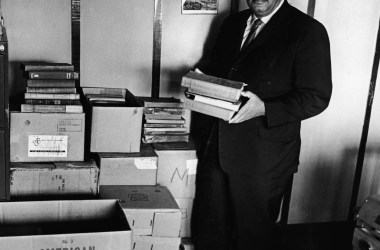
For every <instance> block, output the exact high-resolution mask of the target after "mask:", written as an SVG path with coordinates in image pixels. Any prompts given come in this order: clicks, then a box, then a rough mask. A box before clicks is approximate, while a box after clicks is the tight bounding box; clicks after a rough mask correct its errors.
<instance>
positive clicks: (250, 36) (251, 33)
mask: <svg viewBox="0 0 380 250" xmlns="http://www.w3.org/2000/svg"><path fill="white" fill-rule="evenodd" d="M262 23H263V21H261V19H260V18H257V19H256V20H255V21H254V22H253V24H252V26H251V30H250V31H249V33H248V35H247V37H246V38H245V40H244V38H243V40H244V43H243V45H242V46H241V49H240V50H243V49H244V48H245V47H247V45H248V44H249V43H250V42H251V41H252V40H253V38H255V35H256V30H257V29H258V28H259V27H260V25H261V24H262Z"/></svg>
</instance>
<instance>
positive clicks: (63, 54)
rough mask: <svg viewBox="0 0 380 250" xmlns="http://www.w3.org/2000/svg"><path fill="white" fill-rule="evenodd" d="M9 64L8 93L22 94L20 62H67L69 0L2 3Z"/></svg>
mask: <svg viewBox="0 0 380 250" xmlns="http://www.w3.org/2000/svg"><path fill="white" fill-rule="evenodd" d="M1 8H2V14H3V17H4V21H5V27H6V28H7V36H8V42H9V61H10V72H9V78H10V79H9V80H10V89H11V93H12V95H13V96H14V97H16V96H19V95H22V93H23V92H25V79H23V78H22V71H21V70H20V69H19V65H20V62H21V61H40V60H43V61H51V62H68V63H69V62H71V1H70V0H48V1H46V0H2V1H1Z"/></svg>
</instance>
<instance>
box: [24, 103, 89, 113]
mask: <svg viewBox="0 0 380 250" xmlns="http://www.w3.org/2000/svg"><path fill="white" fill-rule="evenodd" d="M21 112H23V113H83V106H82V105H41V104H21Z"/></svg>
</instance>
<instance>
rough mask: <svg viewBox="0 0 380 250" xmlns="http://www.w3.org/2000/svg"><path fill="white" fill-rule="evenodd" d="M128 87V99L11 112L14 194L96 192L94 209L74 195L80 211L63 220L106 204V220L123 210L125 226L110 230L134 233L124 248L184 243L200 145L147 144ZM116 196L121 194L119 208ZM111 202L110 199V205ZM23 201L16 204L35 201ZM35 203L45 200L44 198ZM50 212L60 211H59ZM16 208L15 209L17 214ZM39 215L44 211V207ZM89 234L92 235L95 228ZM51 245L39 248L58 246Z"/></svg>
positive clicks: (139, 109)
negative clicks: (73, 109) (73, 108)
mask: <svg viewBox="0 0 380 250" xmlns="http://www.w3.org/2000/svg"><path fill="white" fill-rule="evenodd" d="M82 90H83V94H84V95H83V96H85V95H86V92H88V91H90V92H91V90H88V89H86V88H83V89H82ZM122 92H123V93H125V96H124V97H125V100H126V102H125V103H118V104H115V103H112V104H110V103H91V102H89V101H88V100H86V99H85V98H84V100H83V106H84V111H85V113H75V114H74V113H73V114H71V113H20V112H12V113H11V161H12V164H13V169H12V180H11V182H12V186H11V196H12V197H17V196H27V195H41V194H45V195H49V197H54V196H55V195H57V194H59V193H60V192H61V193H62V192H63V193H66V194H70V195H77V196H78V195H83V194H90V195H91V196H92V197H93V198H95V195H98V196H97V198H100V199H92V200H88V202H90V203H89V204H87V205H89V206H91V207H93V208H94V213H93V214H91V213H87V212H86V211H85V209H83V207H84V205H83V204H82V202H84V201H83V200H76V201H71V202H72V206H73V208H75V209H77V210H78V211H77V210H75V209H73V210H72V211H70V213H71V214H70V213H69V214H68V215H67V214H64V215H62V216H63V217H62V219H63V221H66V220H67V221H70V220H73V218H82V219H84V221H86V222H87V219H86V218H83V217H87V216H89V218H88V219H89V223H90V222H92V221H96V220H97V218H95V217H96V216H99V213H101V211H103V210H104V211H105V214H110V218H105V220H107V223H105V224H108V223H109V221H112V220H114V219H115V218H116V217H117V216H120V214H119V211H123V216H124V217H126V218H127V221H128V222H127V223H126V224H127V225H125V226H122V225H121V226H120V227H117V228H110V229H109V231H111V232H112V233H115V234H117V235H119V234H124V235H126V236H127V237H130V240H129V241H130V242H129V241H128V240H127V241H128V242H124V243H125V244H127V245H126V246H125V249H134V250H144V249H147V250H151V249H165V250H171V249H173V250H178V249H179V246H180V243H181V238H184V237H190V236H191V230H190V220H191V212H192V203H193V199H194V194H195V174H196V168H197V157H196V152H195V149H194V147H192V146H189V145H191V143H186V142H183V143H185V145H186V147H181V148H178V147H175V145H174V144H170V143H169V144H168V145H169V146H165V145H166V144H165V143H160V144H159V145H154V144H145V143H142V142H141V137H142V121H143V107H142V106H140V105H139V102H138V100H137V99H135V97H134V96H133V95H132V94H131V93H130V92H129V91H128V90H125V91H122ZM83 96H82V97H83ZM181 145H182V146H183V145H184V144H181ZM87 153H88V155H87ZM88 159H90V160H88ZM92 159H94V160H92ZM65 173H67V174H66V175H65ZM74 183H75V185H74ZM52 190H55V192H52ZM57 190H58V191H57ZM56 198H57V197H56ZM110 199H111V200H115V199H117V200H119V203H118V204H119V205H120V206H121V207H120V209H119V208H118V207H117V206H116V205H115V204H114V203H112V202H110V201H109V200H110ZM106 201H108V202H109V203H110V204H108V203H107V204H108V205H104V204H105V203H104V202H106ZM56 202H57V204H53V206H66V205H67V203H65V201H56ZM62 202H63V203H62ZM21 203H23V202H21ZM21 203H19V204H16V203H14V206H16V205H18V206H24V205H25V206H30V205H31V204H24V205H22V204H21ZM32 203H33V205H35V206H44V203H43V202H42V203H41V202H37V201H36V202H32ZM111 203H112V204H111ZM0 205H1V204H0ZM96 207H99V210H96ZM9 209H10V210H11V208H9ZM111 210H112V211H111ZM113 210H115V211H113ZM33 211H34V210H33ZM91 211H92V210H91ZM91 211H90V212H91ZM33 213H34V212H33ZM49 213H50V212H49ZM51 213H52V217H54V215H53V214H54V213H55V211H51ZM11 214H12V213H10V215H9V216H11V217H12V216H16V215H15V214H13V215H11ZM118 214H119V215H118ZM95 215H96V216H95ZM33 216H36V217H38V218H40V217H41V216H42V217H43V211H41V214H38V212H35V213H34V215H33ZM60 216H61V215H60ZM66 216H68V218H66ZM90 217H91V218H90ZM100 217H101V216H100ZM100 217H99V218H98V219H99V220H101V219H102V218H100ZM38 218H37V219H36V221H38V220H39V219H38ZM42 220H43V219H42ZM52 223H55V222H54V221H52ZM0 224H1V222H0ZM90 224H91V223H90ZM128 228H129V229H128ZM81 230H82V229H81ZM85 230H87V229H83V230H82V231H81V232H80V233H81V234H83V233H85V232H84V231H85ZM96 230H97V231H101V232H103V231H104V230H108V229H107V228H98V229H96ZM130 230H132V231H133V236H132V234H131V233H130ZM119 231H120V232H119ZM47 232H48V234H54V232H53V233H51V232H49V231H47ZM62 233H63V234H66V235H69V236H70V237H74V238H75V237H76V236H72V235H71V233H72V230H71V229H70V230H67V231H65V232H62ZM88 233H89V235H91V236H89V237H94V236H93V234H94V233H95V232H93V231H92V229H91V230H90V231H89V232H88ZM42 234H44V233H42ZM27 235H34V233H33V232H32V233H30V234H27ZM16 236H22V235H16ZM62 242H63V243H62ZM62 242H61V243H62V244H63V245H62V244H61V245H59V246H57V247H66V246H70V247H74V245H72V244H71V245H70V244H69V243H67V241H66V240H63V241H62ZM77 242H78V241H77ZM66 243H67V244H66ZM87 243H88V242H84V243H83V244H84V245H83V244H82V243H81V244H82V245H83V246H85V245H86V244H87ZM124 243H123V244H124ZM51 244H52V245H51V246H43V247H42V246H41V249H45V248H47V247H50V248H51V247H53V246H55V245H54V244H55V243H54V244H53V243H51ZM96 244H98V243H96ZM99 244H100V243H99ZM109 244H111V243H109ZM112 244H113V243H112ZM78 246H79V245H78ZM88 246H90V245H88ZM98 246H100V245H96V249H97V248H98ZM99 248H101V247H99ZM89 249H91V248H89ZM94 249H95V248H94ZM111 249H121V248H120V247H115V248H114V247H112V248H111ZM123 249H124V248H123Z"/></svg>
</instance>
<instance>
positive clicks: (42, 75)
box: [27, 71, 79, 80]
mask: <svg viewBox="0 0 380 250" xmlns="http://www.w3.org/2000/svg"><path fill="white" fill-rule="evenodd" d="M27 73H28V75H27V76H28V78H29V79H74V80H77V79H79V73H78V72H67V71H29V72H27Z"/></svg>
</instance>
